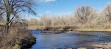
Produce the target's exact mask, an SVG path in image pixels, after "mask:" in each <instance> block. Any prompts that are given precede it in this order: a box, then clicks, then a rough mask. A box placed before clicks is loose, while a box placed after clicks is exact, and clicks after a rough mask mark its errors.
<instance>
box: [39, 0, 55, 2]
mask: <svg viewBox="0 0 111 49" xmlns="http://www.w3.org/2000/svg"><path fill="white" fill-rule="evenodd" d="M54 1H56V0H39V2H54Z"/></svg>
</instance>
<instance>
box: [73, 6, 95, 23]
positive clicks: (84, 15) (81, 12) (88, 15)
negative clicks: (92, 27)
mask: <svg viewBox="0 0 111 49" xmlns="http://www.w3.org/2000/svg"><path fill="white" fill-rule="evenodd" d="M94 15H95V12H94V9H93V8H91V7H90V6H89V5H87V6H83V5H82V6H81V7H79V8H77V9H76V12H75V16H76V17H77V19H78V22H80V23H82V24H85V23H86V22H88V21H91V20H92V19H93V16H94Z"/></svg>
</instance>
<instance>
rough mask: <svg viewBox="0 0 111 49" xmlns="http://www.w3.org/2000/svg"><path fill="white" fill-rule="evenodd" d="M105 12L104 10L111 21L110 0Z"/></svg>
mask: <svg viewBox="0 0 111 49" xmlns="http://www.w3.org/2000/svg"><path fill="white" fill-rule="evenodd" d="M103 12H104V14H105V16H106V17H107V18H108V20H109V21H111V2H109V3H108V4H107V5H106V8H105V9H104V11H103Z"/></svg>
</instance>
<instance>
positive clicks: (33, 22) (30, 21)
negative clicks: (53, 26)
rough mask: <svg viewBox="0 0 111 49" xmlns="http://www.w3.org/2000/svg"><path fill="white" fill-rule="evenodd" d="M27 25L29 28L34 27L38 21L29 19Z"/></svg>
mask: <svg viewBox="0 0 111 49" xmlns="http://www.w3.org/2000/svg"><path fill="white" fill-rule="evenodd" d="M29 25H30V26H31V25H32V26H34V25H36V26H37V25H38V20H37V19H35V18H31V19H30V20H29Z"/></svg>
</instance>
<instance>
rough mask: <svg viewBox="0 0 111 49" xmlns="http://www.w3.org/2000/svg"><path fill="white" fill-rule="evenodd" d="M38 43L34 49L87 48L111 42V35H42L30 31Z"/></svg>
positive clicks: (73, 33) (83, 33)
mask: <svg viewBox="0 0 111 49" xmlns="http://www.w3.org/2000/svg"><path fill="white" fill-rule="evenodd" d="M30 32H31V33H32V34H33V35H34V36H35V37H36V38H37V41H36V42H37V43H36V44H35V45H34V46H33V47H32V49H58V48H59V49H67V48H79V47H87V48H89V47H90V48H91V46H88V45H89V44H92V43H104V42H110V41H111V36H110V35H111V33H106V32H78V33H77V32H72V33H61V34H53V33H41V31H39V30H32V31H30Z"/></svg>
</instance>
